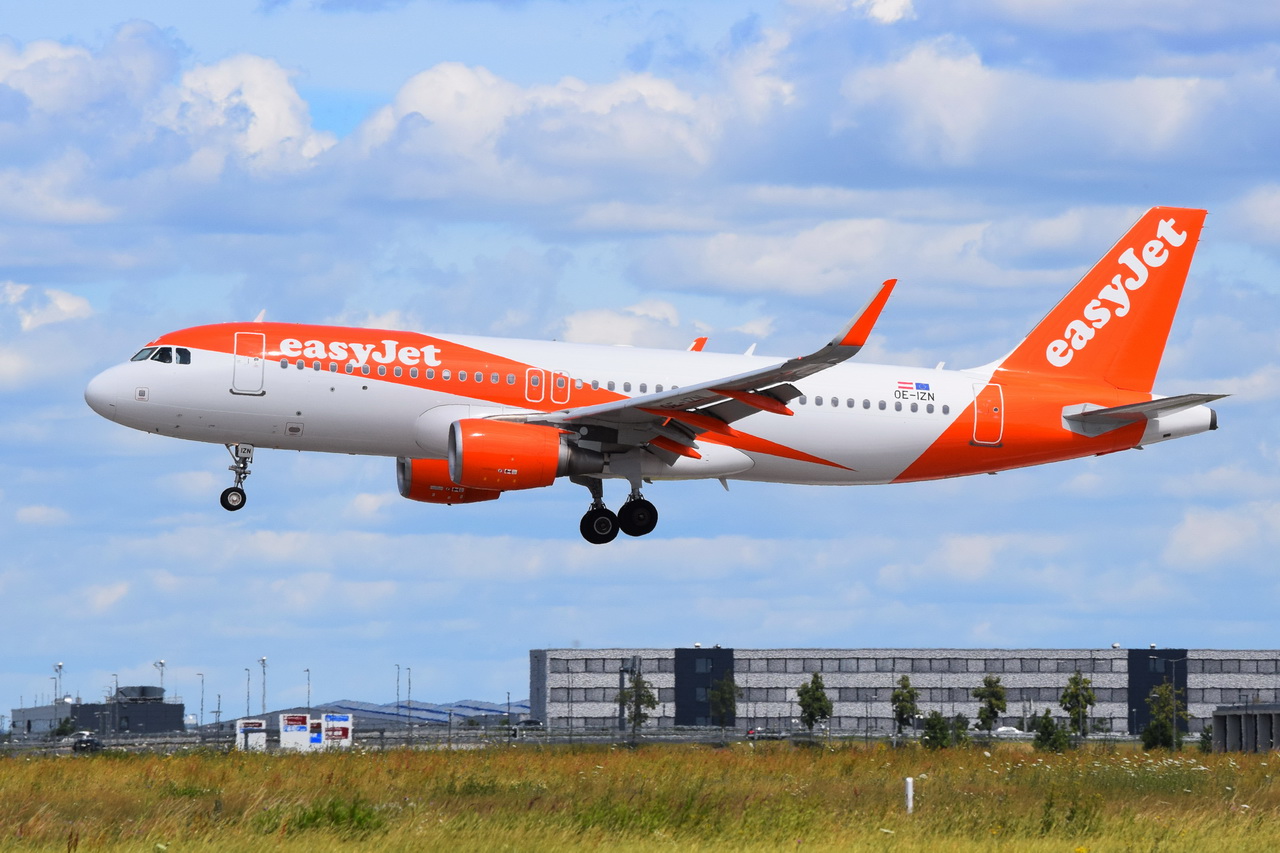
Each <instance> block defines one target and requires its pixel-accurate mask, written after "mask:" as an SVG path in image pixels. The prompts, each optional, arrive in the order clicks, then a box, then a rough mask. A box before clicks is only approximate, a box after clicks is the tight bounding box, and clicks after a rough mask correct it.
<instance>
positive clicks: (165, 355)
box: [151, 347, 173, 364]
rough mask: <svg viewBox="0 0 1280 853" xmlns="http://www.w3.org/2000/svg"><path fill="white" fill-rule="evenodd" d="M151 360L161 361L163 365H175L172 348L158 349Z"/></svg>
mask: <svg viewBox="0 0 1280 853" xmlns="http://www.w3.org/2000/svg"><path fill="white" fill-rule="evenodd" d="M151 360H152V361H159V362H161V363H163V364H172V363H173V350H172V349H171V348H169V347H160V348H159V349H157V350H156V351H155V354H154V355H153V356H151Z"/></svg>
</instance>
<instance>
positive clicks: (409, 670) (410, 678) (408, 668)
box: [404, 666, 413, 737]
mask: <svg viewBox="0 0 1280 853" xmlns="http://www.w3.org/2000/svg"><path fill="white" fill-rule="evenodd" d="M404 673H405V678H406V679H408V681H409V698H408V699H406V700H405V704H406V705H408V706H409V712H408V719H409V736H410V737H413V667H411V666H406V667H405V668H404Z"/></svg>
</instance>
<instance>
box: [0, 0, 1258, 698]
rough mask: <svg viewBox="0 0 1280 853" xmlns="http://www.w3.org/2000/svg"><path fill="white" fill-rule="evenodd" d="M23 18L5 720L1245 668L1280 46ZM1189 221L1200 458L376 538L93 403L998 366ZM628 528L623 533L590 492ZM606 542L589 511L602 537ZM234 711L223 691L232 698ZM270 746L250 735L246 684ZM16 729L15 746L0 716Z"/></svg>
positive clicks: (288, 477)
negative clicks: (1081, 650) (772, 657)
mask: <svg viewBox="0 0 1280 853" xmlns="http://www.w3.org/2000/svg"><path fill="white" fill-rule="evenodd" d="M1115 7H1116V4H1114V3H1108V2H1102V0H1079V2H1070V3H1068V2H1065V0H1064V2H1045V0H1034V2H1032V0H996V2H989V0H988V2H972V3H964V2H961V3H934V2H924V0H852V2H851V0H792V1H791V2H776V3H763V4H752V3H744V2H728V0H726V2H707V3H698V4H685V3H678V4H677V3H662V2H628V3H611V2H540V0H529V2H461V1H460V0H459V2H428V1H427V0H401V2H373V0H371V1H370V2H360V0H347V1H346V2H343V0H291V2H265V3H264V2H228V3H221V4H214V5H211V4H175V3H170V2H159V0H156V2H110V0H108V1H107V2H101V0H100V1H99V2H92V3H90V2H57V0H54V1H53V2H48V3H40V4H25V5H23V6H21V7H20V8H14V9H11V10H7V11H6V14H5V16H4V20H3V22H0V542H3V543H4V546H5V547H4V548H3V549H0V601H2V602H3V604H4V606H5V615H4V618H3V619H2V620H0V641H2V642H3V643H4V647H5V648H6V650H7V653H6V654H5V655H4V657H3V659H2V660H0V706H4V707H5V708H7V707H8V706H11V705H16V704H17V703H18V701H19V698H20V697H23V698H25V699H26V700H27V701H28V702H30V700H31V698H32V697H33V696H40V695H45V696H47V695H48V694H49V693H50V692H51V689H52V682H51V681H50V676H52V674H53V670H52V665H53V664H54V663H55V662H58V661H62V662H63V663H64V664H65V667H66V668H65V671H64V684H65V686H66V688H67V689H68V690H69V691H71V692H76V693H79V694H81V695H83V696H84V697H85V698H95V697H97V696H100V695H101V694H102V692H103V691H104V689H105V688H106V686H107V685H109V684H110V683H111V673H117V674H118V676H119V678H120V681H121V683H152V682H154V680H155V675H156V673H155V670H154V669H153V667H152V662H153V661H155V660H157V659H160V658H163V659H165V660H166V661H167V662H168V667H167V674H166V686H168V687H169V688H170V689H171V691H173V692H177V693H180V694H182V695H184V696H185V697H186V698H187V699H188V700H189V702H190V704H192V705H194V703H195V701H196V696H197V693H198V689H199V688H198V684H199V682H198V679H197V677H196V673H198V672H203V673H204V674H205V679H206V708H207V709H208V708H211V707H212V706H213V703H214V702H215V701H216V700H215V698H214V697H215V696H216V695H217V694H219V693H221V694H222V697H223V706H224V708H225V709H227V710H228V711H229V712H230V711H234V710H235V709H236V707H237V699H236V698H235V697H239V696H240V695H241V692H240V691H241V688H242V687H243V678H244V672H243V671H244V668H245V667H246V666H249V667H253V666H256V664H255V662H256V661H257V659H258V658H259V657H261V656H263V655H266V656H267V657H268V661H269V666H270V670H269V673H268V691H269V697H268V704H271V705H273V706H274V705H285V704H292V703H300V702H302V701H303V699H304V693H305V676H304V675H303V670H304V669H305V668H310V670H311V673H312V680H313V685H314V694H315V696H316V698H317V699H335V698H339V697H359V698H363V699H369V700H374V701H388V700H390V699H392V698H394V695H395V694H394V691H395V665H396V664H397V663H398V664H401V666H402V667H411V668H412V669H413V674H414V696H415V698H421V699H424V700H437V701H444V700H453V699H458V698H463V697H477V698H489V699H500V698H502V697H503V696H504V695H505V693H506V691H508V690H510V691H511V692H512V694H513V696H519V697H521V698H523V697H524V696H525V695H526V693H527V684H528V662H527V651H528V649H530V648H537V647H546V646H569V645H572V644H575V643H580V644H582V645H583V646H658V647H672V646H683V645H687V644H690V643H693V642H704V643H721V644H723V645H725V646H737V647H744V648H746V647H775V646H853V647H861V646H934V645H939V646H1005V647H1024V646H1030V647H1085V648H1088V647H1104V646H1109V645H1110V644H1111V643H1113V642H1119V643H1121V644H1122V645H1125V646H1137V645H1145V644H1147V643H1151V642H1154V643H1157V644H1159V645H1169V646H1190V647H1220V648H1275V647H1276V646H1277V645H1280V643H1278V642H1277V638H1276V637H1275V633H1274V631H1275V629H1274V625H1275V609H1276V605H1277V603H1278V602H1280V589H1278V588H1277V582H1276V580H1275V574H1274V571H1273V565H1274V559H1273V554H1274V552H1275V550H1276V547H1277V545H1280V532H1278V531H1280V525H1278V524H1277V522H1278V521H1280V447H1278V446H1277V442H1276V439H1275V437H1274V435H1275V423H1276V414H1277V406H1276V403H1275V399H1276V394H1277V391H1280V337H1278V336H1277V335H1276V333H1275V331H1274V330H1275V328H1276V327H1277V324H1278V323H1280V287H1277V283H1276V282H1277V273H1278V271H1280V263H1278V261H1280V167H1278V166H1277V160H1276V154H1275V152H1276V151H1277V150H1280V82H1278V81H1277V74H1276V68H1277V63H1278V61H1280V12H1277V11H1275V10H1273V9H1272V8H1271V7H1270V6H1268V5H1266V4H1257V3H1252V2H1222V3H1215V4H1203V3H1195V2H1191V0H1179V1H1178V2H1170V0H1160V1H1159V2H1156V0H1149V1H1148V0H1134V1H1133V2H1129V3H1126V4H1123V7H1122V8H1120V9H1116V8H1115ZM1156 204H1166V205H1182V206H1195V207H1204V208H1207V209H1208V210H1209V211H1210V215H1209V219H1208V222H1207V225H1206V227H1205V230H1204V234H1203V237H1202V242H1201V245H1200V249H1199V252H1198V254H1197V257H1196V261H1195V263H1194V265H1193V267H1192V274H1191V280H1190V283H1189V286H1188V288H1187V292H1186V296H1185V297H1184V299H1183V303H1182V309H1181V312H1180V314H1179V317H1178V320H1177V323H1176V324H1175V326H1174V329H1173V333H1172V336H1171V339H1170V344H1169V349H1168V351H1167V352H1166V356H1165V361H1164V364H1163V367H1162V370H1161V376H1160V380H1159V381H1158V383H1157V390H1158V391H1160V392H1162V393H1168V394H1174V393H1184V392H1224V393H1230V394H1232V395H1233V396H1232V397H1230V398H1229V399H1227V400H1224V401H1221V402H1220V403H1219V404H1218V405H1217V408H1218V410H1219V415H1220V423H1221V427H1222V428H1221V429H1220V430H1218V431H1217V432H1215V433H1210V434H1206V435H1202V436H1197V437H1194V438H1190V439H1186V440H1182V441H1177V442H1172V443H1168V444H1163V445H1159V446H1156V447H1152V448H1151V449H1149V450H1146V451H1143V452H1140V453H1139V452H1130V453H1124V454H1118V455H1115V456H1111V457H1107V458H1102V459H1090V460H1082V461H1077V462H1071V463H1065V464H1060V465H1056V466H1049V467H1046V468H1040V469H1030V470H1025V471H1019V472H1010V473H1006V474H1002V475H1000V476H997V477H979V478H969V479H963V480H954V481H948V482H940V483H932V484H919V485H910V486H896V487H874V488H856V489H853V488H851V489H831V488H802V487H788V486H769V485H751V484H733V485H732V488H731V491H729V492H728V493H725V492H724V491H723V490H722V489H721V488H720V486H719V484H717V483H710V484H707V483H690V484H659V485H656V486H654V487H651V488H650V489H649V490H648V491H647V496H649V497H650V498H651V499H652V500H654V502H655V503H656V504H657V505H658V507H659V509H660V511H661V514H662V519H661V522H660V524H659V528H658V530H657V532H656V533H655V534H653V535H651V536H649V537H647V538H645V539H642V540H627V541H623V540H619V541H618V542H615V543H614V544H613V545H611V546H609V547H603V548H597V547H592V546H589V545H586V544H585V543H584V542H582V541H581V539H580V538H579V536H578V533H577V520H578V517H579V516H580V515H581V513H582V511H583V510H584V509H585V506H586V502H587V501H586V494H585V491H584V490H582V489H580V488H578V487H574V486H571V485H569V484H562V485H556V486H554V487H552V488H550V489H546V490H539V491H536V492H530V493H524V494H511V495H507V496H505V497H504V498H502V499H501V500H500V501H497V502H494V503H487V504H480V505H476V506H464V507H450V508H443V507H430V506H424V505H418V504H413V503H411V502H407V501H403V500H401V499H400V498H399V497H398V495H397V494H396V492H395V479H394V469H393V463H392V462H391V461H390V460H386V459H360V458H355V457H325V456H318V455H313V456H301V455H296V454H287V453H271V452H263V453H261V454H259V458H258V460H257V462H256V464H255V466H254V473H253V477H252V478H251V479H250V480H249V482H248V488H249V492H250V503H249V505H248V507H247V508H246V509H245V510H244V511H243V512H240V513H237V514H236V515H234V516H232V515H230V514H228V513H225V512H224V511H223V510H221V509H220V508H219V507H218V505H217V494H218V492H219V491H221V489H223V488H224V487H225V486H226V485H228V484H229V482H230V475H229V474H227V472H226V471H225V466H226V464H227V461H228V460H227V459H226V458H225V453H224V451H223V450H222V449H221V448H219V447H217V446H210V445H199V444H191V445H188V444H185V443H178V442H173V441H168V440H164V439H158V438H154V437H150V436H146V435H142V434H139V433H134V432H131V431H128V430H125V429H123V428H120V427H118V426H115V425H112V424H110V423H108V422H106V421H104V420H102V419H101V418H98V417H97V416H96V415H94V414H93V413H92V412H91V411H90V410H89V409H88V408H87V407H86V406H85V405H84V403H83V400H82V397H81V394H82V391H83V387H84V385H85V383H86V382H87V380H88V379H89V378H90V377H91V376H92V375H94V374H95V373H96V372H97V371H99V370H101V369H103V368H105V367H106V366H108V365H110V364H112V363H115V362H118V361H121V360H123V359H125V358H127V357H128V356H129V355H131V354H132V353H133V352H134V351H135V350H136V349H137V348H138V346H139V345H141V344H142V343H144V342H145V341H147V340H149V339H151V338H152V337H155V336H156V335H157V334H160V333H162V332H164V331H169V330H173V329H176V328H181V327H184V326H188V325H194V324H197V323H206V322H220V321H230V320H245V319H251V318H252V317H253V316H255V315H256V314H257V313H258V312H259V311H260V310H263V309H265V310H266V311H267V315H268V317H269V318H271V319H275V320H294V321H299V322H309V323H325V322H335V323H354V324H365V325H379V326H393V327H394V326H399V327H406V328H414V329H422V330H433V331H439V332H450V331H452V332H464V333H473V334H497V335H510V336H518V337H535V338H557V339H561V340H579V341H590V342H610V343H626V344H637V345H641V344H643V345H652V346H661V347H684V346H686V345H687V344H688V342H689V341H690V340H692V339H693V338H694V337H695V336H697V335H701V334H706V335H709V336H710V339H711V343H710V344H709V348H710V349H715V350H720V351H726V352H741V351H742V350H744V349H746V348H747V347H748V346H750V345H751V344H753V343H757V344H758V346H759V351H760V352H767V353H775V354H779V355H783V356H789V355H794V354H796V353H800V352H805V351H808V350H809V349H811V348H812V347H813V346H815V345H816V344H820V343H821V342H823V341H825V340H826V339H827V338H828V337H829V336H830V334H832V333H833V332H834V331H835V330H836V329H838V328H839V326H840V325H841V324H842V323H843V321H844V320H845V319H847V317H848V316H849V315H850V314H851V313H852V312H853V311H854V310H856V309H857V308H859V307H860V306H861V305H862V304H863V303H864V302H865V301H866V300H867V298H868V297H869V296H870V294H871V293H872V291H873V288H874V287H875V286H876V285H877V284H878V283H879V282H880V281H882V280H883V279H885V278H888V277H898V278H899V279H900V280H901V284H900V285H899V288H898V290H897V292H896V293H895V296H894V299H893V301H892V302H891V303H890V305H889V307H888V309H887V311H886V312H885V314H884V316H883V318H882V320H881V323H880V325H879V327H878V329H877V332H876V334H875V335H874V336H873V338H872V340H871V342H870V345H869V346H868V348H867V350H865V351H864V352H863V353H862V355H861V356H860V358H864V359H867V360H873V361H886V362H893V363H901V364H909V365H923V366H932V365H934V364H936V363H937V362H939V361H946V362H947V363H948V364H950V365H952V366H968V365H973V364H981V363H985V362H987V361H990V360H992V359H994V358H996V357H998V356H999V355H1001V354H1002V353H1004V352H1005V351H1007V350H1008V349H1009V348H1010V347H1011V346H1012V345H1013V344H1014V343H1015V342H1016V341H1017V340H1018V338H1019V337H1020V336H1021V335H1023V334H1025V333H1026V331H1028V330H1029V329H1030V328H1031V326H1032V325H1033V324H1034V323H1035V322H1036V321H1037V320H1038V319H1039V317H1040V316H1042V315H1043V314H1044V312H1045V311H1047V310H1048V309H1049V307H1051V306H1052V305H1053V303H1054V302H1055V301H1056V300H1057V299H1058V298H1059V297H1060V296H1061V295H1062V294H1063V293H1065V292H1066V290H1067V289H1068V288H1069V287H1070V286H1071V285H1072V284H1073V283H1074V282H1075V280H1076V279H1077V278H1078V277H1079V275H1080V274H1081V273H1082V272H1083V270H1084V269H1085V268H1087V266H1088V265H1090V264H1091V263H1092V262H1093V261H1094V260H1096V259H1097V258H1098V257H1100V256H1101V255H1102V253H1103V252H1105V251H1106V250H1107V249H1108V248H1109V247H1110V246H1111V244H1112V243H1113V242H1114V241H1115V240H1116V239H1117V238H1118V237H1119V236H1120V235H1121V233H1123V229H1125V228H1126V227H1127V226H1128V225H1129V224H1130V223H1131V222H1132V221H1133V220H1135V219H1136V218H1137V216H1138V215H1139V214H1140V213H1141V211H1142V210H1144V209H1145V208H1147V207H1149V206H1151V205H1156ZM614 493H618V494H614ZM610 494H613V495H614V500H615V502H616V500H617V499H618V496H619V494H620V490H619V489H618V488H617V487H615V488H613V489H611V490H610ZM256 671H257V670H256V669H255V672H256ZM254 683H255V688H254V695H255V699H254V704H255V706H256V704H257V689H258V688H257V687H256V685H257V683H258V682H257V681H256V680H255V682H254ZM0 711H2V709H0Z"/></svg>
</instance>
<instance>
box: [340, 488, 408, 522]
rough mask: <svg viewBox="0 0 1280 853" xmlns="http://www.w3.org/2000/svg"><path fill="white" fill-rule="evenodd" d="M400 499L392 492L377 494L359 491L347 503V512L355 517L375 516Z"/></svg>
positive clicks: (370, 517)
mask: <svg viewBox="0 0 1280 853" xmlns="http://www.w3.org/2000/svg"><path fill="white" fill-rule="evenodd" d="M400 499H401V498H400V496H399V495H398V494H396V493H394V492H380V493H378V494H371V493H369V492H361V493H360V494H358V495H356V496H355V497H353V498H352V499H351V502H350V503H348V504H347V513H348V514H349V515H353V516H355V517H356V518H369V519H372V518H377V517H378V516H379V515H381V514H382V511H383V510H384V509H386V508H387V507H388V506H391V505H392V504H393V503H395V502H396V501H398V500H400Z"/></svg>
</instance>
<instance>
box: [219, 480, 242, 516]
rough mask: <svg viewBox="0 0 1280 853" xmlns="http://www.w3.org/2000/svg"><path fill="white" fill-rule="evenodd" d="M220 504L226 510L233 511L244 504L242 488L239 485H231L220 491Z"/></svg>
mask: <svg viewBox="0 0 1280 853" xmlns="http://www.w3.org/2000/svg"><path fill="white" fill-rule="evenodd" d="M218 500H219V502H220V503H221V504H222V508H223V509H225V510H226V511H227V512H235V511H236V510H238V509H240V508H241V507H242V506H244V500H245V498H244V489H242V488H240V487H239V486H232V487H231V488H229V489H227V490H226V491H225V492H223V493H222V497H221V498H219V499H218Z"/></svg>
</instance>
